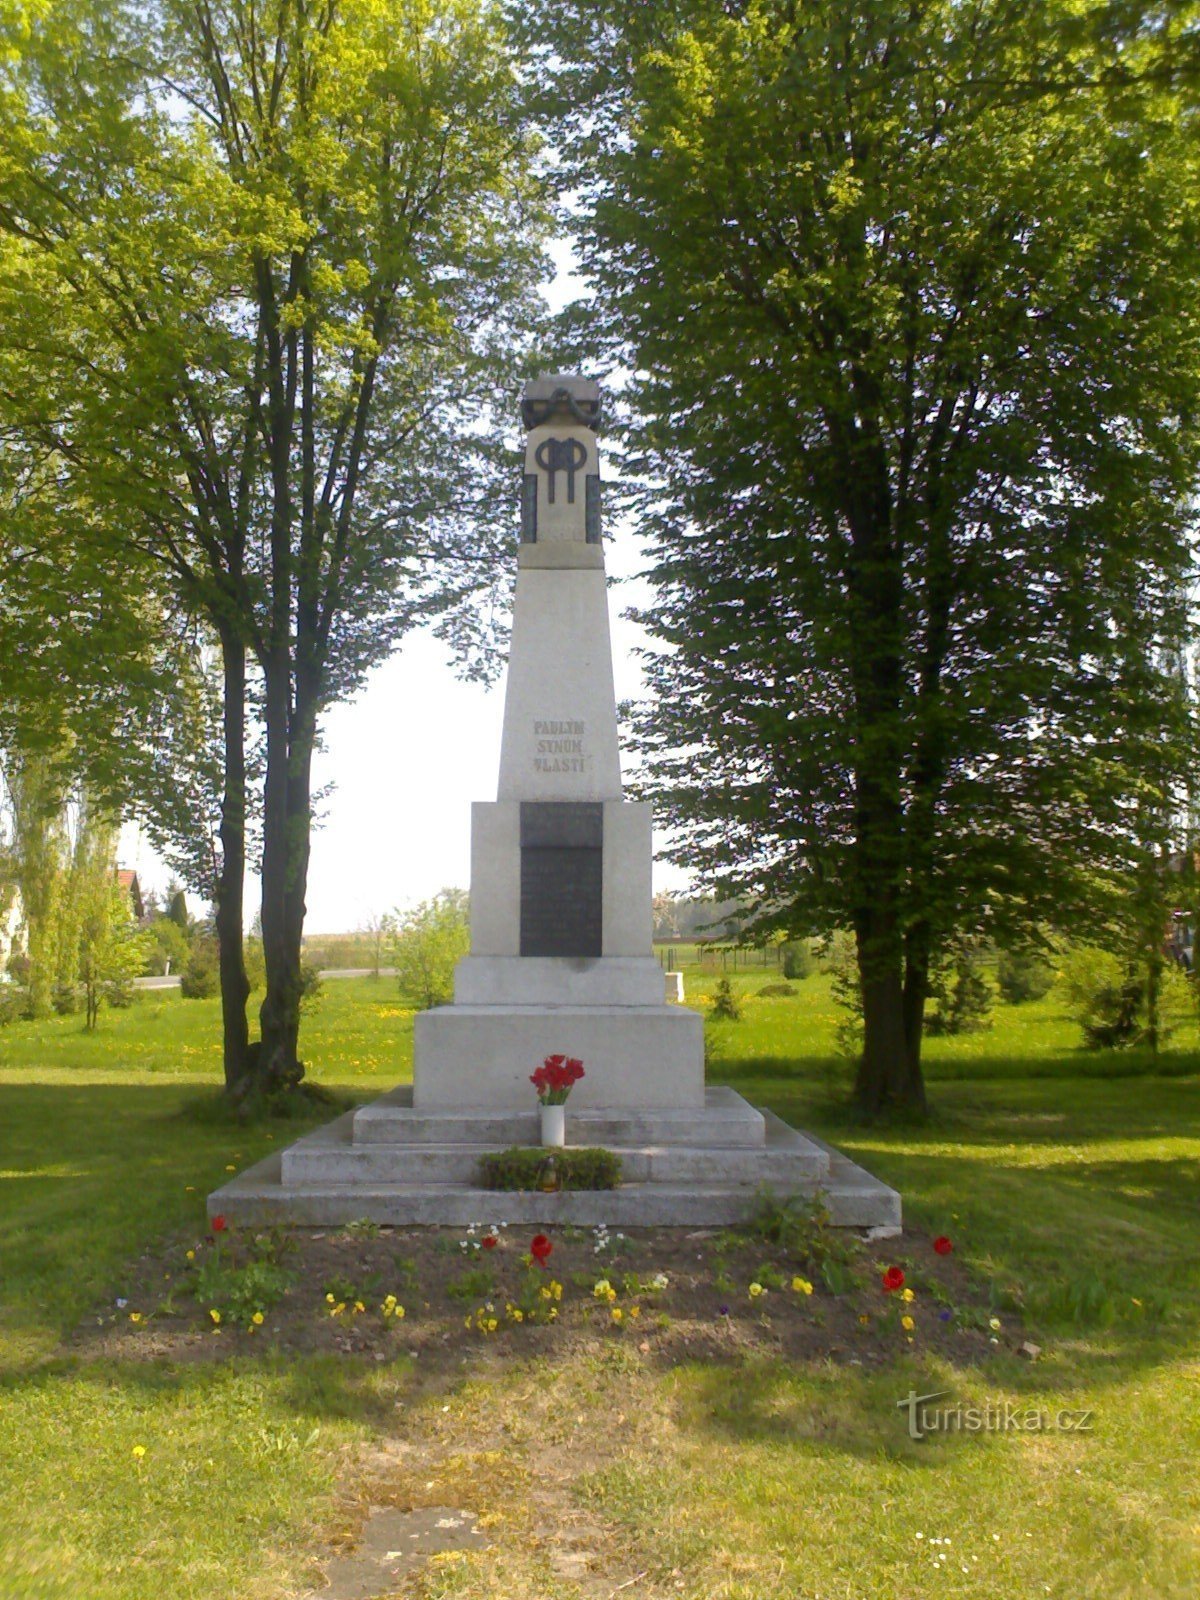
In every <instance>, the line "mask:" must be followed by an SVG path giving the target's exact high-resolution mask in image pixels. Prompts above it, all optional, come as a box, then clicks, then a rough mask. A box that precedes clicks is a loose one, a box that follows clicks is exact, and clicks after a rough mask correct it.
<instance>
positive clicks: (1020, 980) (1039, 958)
mask: <svg viewBox="0 0 1200 1600" xmlns="http://www.w3.org/2000/svg"><path fill="white" fill-rule="evenodd" d="M1053 984H1054V968H1053V967H1052V966H1051V965H1050V963H1049V962H1048V961H1047V960H1046V958H1045V956H1044V955H1043V954H1042V952H1041V951H1040V950H1035V949H1033V948H1032V947H1031V946H1029V945H1025V946H1022V947H1020V948H1018V949H1015V950H1001V952H1000V954H999V956H998V958H997V962H996V987H997V988H998V989H999V990H1000V998H1001V999H1002V1000H1003V1001H1005V1002H1006V1004H1008V1005H1010V1006H1019V1005H1024V1004H1025V1002H1026V1001H1028V1000H1040V999H1041V998H1042V997H1043V996H1044V995H1046V994H1049V992H1050V990H1051V988H1052V987H1053Z"/></svg>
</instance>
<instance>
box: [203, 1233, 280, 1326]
mask: <svg viewBox="0 0 1200 1600" xmlns="http://www.w3.org/2000/svg"><path fill="white" fill-rule="evenodd" d="M295 1281H296V1279H295V1274H294V1273H290V1272H288V1271H286V1270H285V1269H284V1268H283V1267H281V1266H280V1265H279V1263H278V1261H276V1260H275V1259H274V1253H273V1252H272V1251H263V1252H262V1253H258V1254H252V1255H251V1257H250V1259H249V1260H247V1261H241V1262H239V1261H238V1260H237V1258H236V1257H235V1256H234V1255H233V1253H232V1252H231V1251H229V1250H228V1249H226V1247H224V1246H221V1245H214V1246H211V1247H209V1248H208V1249H207V1251H206V1253H205V1254H204V1255H203V1256H202V1257H201V1258H199V1259H198V1260H197V1262H196V1265H195V1271H194V1273H193V1274H192V1276H191V1280H190V1283H188V1284H186V1285H185V1286H186V1287H188V1288H190V1290H191V1293H192V1295H193V1297H194V1299H195V1300H196V1301H197V1303H198V1304H199V1305H201V1306H203V1307H205V1308H206V1309H208V1310H213V1311H216V1312H218V1313H219V1314H220V1317H221V1320H222V1321H224V1322H237V1323H240V1324H241V1325H242V1326H243V1327H246V1328H249V1327H251V1326H252V1325H253V1319H254V1314H255V1312H261V1313H263V1315H264V1316H265V1315H266V1313H267V1312H268V1311H269V1310H270V1309H271V1307H272V1306H276V1305H278V1304H279V1302H280V1301H281V1300H282V1299H283V1297H284V1295H285V1294H286V1293H287V1291H288V1290H289V1289H290V1288H292V1287H293V1285H294V1284H295Z"/></svg>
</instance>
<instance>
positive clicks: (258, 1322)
mask: <svg viewBox="0 0 1200 1600" xmlns="http://www.w3.org/2000/svg"><path fill="white" fill-rule="evenodd" d="M250 1321H251V1322H252V1323H253V1324H254V1326H255V1327H256V1328H261V1327H262V1325H263V1314H262V1312H261V1311H256V1312H255V1313H254V1315H253V1316H252V1317H251V1318H250Z"/></svg>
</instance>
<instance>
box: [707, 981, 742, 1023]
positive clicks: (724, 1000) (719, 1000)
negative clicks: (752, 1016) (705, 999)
mask: <svg viewBox="0 0 1200 1600" xmlns="http://www.w3.org/2000/svg"><path fill="white" fill-rule="evenodd" d="M708 1014H709V1016H710V1017H712V1018H713V1020H714V1021H724V1022H737V1021H739V1020H740V1018H741V1015H742V1002H741V1000H740V999H739V997H738V996H737V994H735V993H734V988H733V984H732V983H730V981H729V979H728V978H722V979H721V981H720V982H719V983H718V984H717V987H716V991H715V992H714V994H713V1003H712V1010H711V1011H710V1012H709V1013H708Z"/></svg>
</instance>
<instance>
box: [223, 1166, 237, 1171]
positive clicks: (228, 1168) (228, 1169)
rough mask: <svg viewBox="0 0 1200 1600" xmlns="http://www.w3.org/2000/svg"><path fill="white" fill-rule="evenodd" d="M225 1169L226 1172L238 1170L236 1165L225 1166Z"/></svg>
mask: <svg viewBox="0 0 1200 1600" xmlns="http://www.w3.org/2000/svg"><path fill="white" fill-rule="evenodd" d="M225 1171H226V1172H236V1171H237V1168H236V1167H234V1166H228V1167H226V1168H225Z"/></svg>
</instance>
